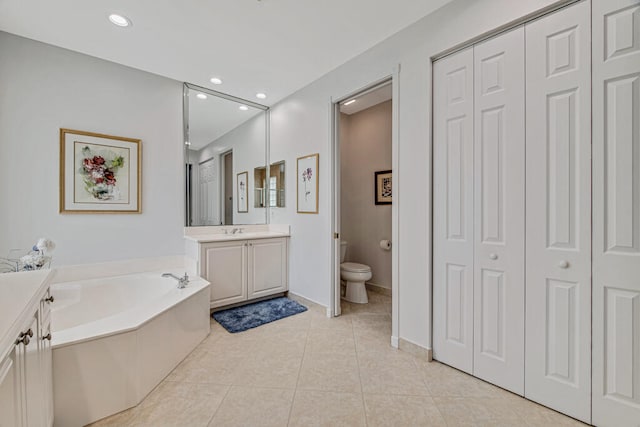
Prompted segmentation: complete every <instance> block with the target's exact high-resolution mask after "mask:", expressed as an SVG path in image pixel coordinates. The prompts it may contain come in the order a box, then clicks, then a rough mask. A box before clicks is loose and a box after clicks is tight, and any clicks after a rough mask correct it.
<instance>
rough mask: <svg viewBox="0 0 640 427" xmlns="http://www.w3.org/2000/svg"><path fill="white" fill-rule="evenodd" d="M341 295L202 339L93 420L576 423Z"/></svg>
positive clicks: (376, 297)
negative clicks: (405, 336) (137, 394)
mask: <svg viewBox="0 0 640 427" xmlns="http://www.w3.org/2000/svg"><path fill="white" fill-rule="evenodd" d="M369 299H370V302H369V304H366V305H358V304H350V303H347V302H343V305H342V307H343V315H342V316H341V317H338V318H332V319H329V318H327V317H326V314H325V309H324V308H323V307H320V306H316V305H313V304H309V303H307V302H303V303H305V305H307V306H308V307H309V310H308V311H306V312H304V313H301V314H297V315H295V316H292V317H288V318H286V319H282V320H279V321H277V322H274V323H270V324H267V325H264V326H261V327H259V328H255V329H251V330H249V331H246V332H241V333H237V334H229V333H228V332H226V331H225V330H224V329H223V328H222V327H221V326H220V325H219V324H218V323H216V322H215V321H214V320H212V323H211V334H210V335H209V337H207V338H206V339H205V340H204V341H203V342H202V343H201V344H200V345H199V346H198V347H197V348H196V349H195V350H194V351H193V352H192V353H191V354H190V355H189V356H188V357H187V358H186V359H185V360H184V361H183V362H182V363H181V364H180V365H179V366H178V367H177V368H176V369H175V370H174V371H173V372H172V373H171V374H170V375H169V376H168V377H167V378H166V379H165V380H164V381H163V382H162V383H161V384H160V385H159V386H158V387H157V388H156V389H155V390H153V391H152V392H151V393H150V394H149V396H147V398H146V399H145V400H144V401H143V402H142V403H140V405H138V406H137V407H135V408H132V409H129V410H127V411H124V412H121V413H119V414H116V415H114V416H112V417H109V418H105V419H103V420H101V421H99V422H97V423H94V424H92V426H96V427H97V426H100V427H105V426H118V427H121V426H154V427H156V426H180V427H183V426H188V427H191V426H194V427H197V426H203V427H206V426H332V427H333V426H565V425H566V426H570V425H583V424H581V423H579V422H577V421H576V420H574V419H571V418H568V417H565V416H563V415H561V414H559V413H557V412H554V411H552V410H550V409H547V408H545V407H543V406H540V405H537V404H535V403H532V402H529V401H527V400H525V399H522V398H520V397H518V396H516V395H514V394H512V393H509V392H507V391H504V390H502V389H500V388H498V387H495V386H492V385H491V384H488V383H485V382H483V381H480V380H478V379H476V378H473V377H471V376H469V375H467V374H464V373H462V372H460V371H457V370H455V369H453V368H450V367H448V366H446V365H443V364H440V363H437V362H431V363H429V362H427V361H425V360H423V359H420V358H417V357H414V356H412V355H411V354H408V353H406V352H403V351H399V350H395V349H393V348H392V347H391V346H390V344H389V342H390V336H391V299H390V298H389V297H387V296H384V295H381V294H378V293H373V292H370V293H369Z"/></svg>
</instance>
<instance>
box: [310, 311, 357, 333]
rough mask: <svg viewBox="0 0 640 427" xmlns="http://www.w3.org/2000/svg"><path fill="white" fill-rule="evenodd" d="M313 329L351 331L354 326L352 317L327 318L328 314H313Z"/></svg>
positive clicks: (311, 316) (311, 325)
mask: <svg viewBox="0 0 640 427" xmlns="http://www.w3.org/2000/svg"><path fill="white" fill-rule="evenodd" d="M310 318H311V324H310V327H311V329H348V330H351V329H352V328H353V325H352V324H351V317H349V316H338V317H327V314H326V313H320V312H313V313H311V315H310Z"/></svg>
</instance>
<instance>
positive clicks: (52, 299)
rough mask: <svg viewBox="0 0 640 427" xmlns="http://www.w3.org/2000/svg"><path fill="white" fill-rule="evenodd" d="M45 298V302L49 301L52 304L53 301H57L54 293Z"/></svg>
mask: <svg viewBox="0 0 640 427" xmlns="http://www.w3.org/2000/svg"><path fill="white" fill-rule="evenodd" d="M44 300H45V302H48V303H49V304H51V303H52V302H53V301H55V300H54V298H53V295H51V296H50V297H49V298H45V299H44Z"/></svg>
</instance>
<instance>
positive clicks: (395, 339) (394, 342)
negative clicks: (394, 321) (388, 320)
mask: <svg viewBox="0 0 640 427" xmlns="http://www.w3.org/2000/svg"><path fill="white" fill-rule="evenodd" d="M391 347H393V348H398V337H394V336H393V335H392V336H391Z"/></svg>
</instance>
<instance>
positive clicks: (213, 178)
mask: <svg viewBox="0 0 640 427" xmlns="http://www.w3.org/2000/svg"><path fill="white" fill-rule="evenodd" d="M266 110H267V107H264V106H261V105H259V104H255V103H252V102H249V101H244V100H241V99H238V98H235V97H232V96H228V95H225V94H221V93H217V92H215V91H211V90H208V89H205V88H201V87H198V86H195V85H191V84H188V83H185V91H184V123H185V131H184V132H185V140H184V141H185V174H186V188H185V192H186V194H185V212H186V215H185V217H186V221H185V222H186V225H187V226H205V225H235V224H265V223H266V215H267V213H266V209H264V207H265V205H264V204H265V203H267V201H266V199H265V196H264V188H265V187H264V186H265V185H266V184H267V179H266V172H265V173H263V175H265V176H264V177H263V179H262V180H261V181H259V180H257V179H255V178H254V177H255V175H254V173H255V172H254V171H255V170H259V169H262V170H263V171H266V129H267V113H266ZM243 177H248V178H243ZM252 178H253V179H252ZM245 181H246V182H245Z"/></svg>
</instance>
